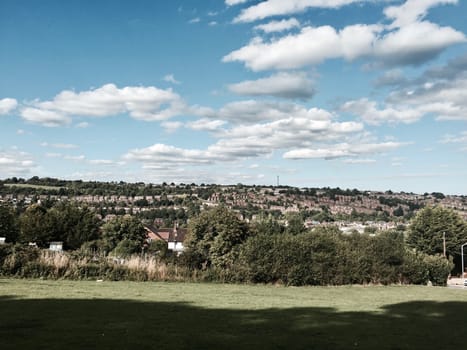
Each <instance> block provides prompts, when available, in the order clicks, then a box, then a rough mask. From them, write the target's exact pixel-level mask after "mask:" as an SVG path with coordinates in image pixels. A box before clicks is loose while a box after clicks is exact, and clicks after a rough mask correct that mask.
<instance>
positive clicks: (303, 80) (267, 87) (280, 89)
mask: <svg viewBox="0 0 467 350" xmlns="http://www.w3.org/2000/svg"><path fill="white" fill-rule="evenodd" d="M229 90H230V91H232V92H234V93H236V94H238V95H249V96H261V95H266V96H275V97H282V98H294V99H309V98H311V97H312V96H313V95H314V93H315V90H314V88H313V82H312V81H311V80H310V79H309V78H308V76H307V74H306V73H303V72H294V73H286V72H281V73H277V74H274V75H272V76H270V77H267V78H262V79H258V80H248V81H243V82H240V83H237V84H231V85H229Z"/></svg>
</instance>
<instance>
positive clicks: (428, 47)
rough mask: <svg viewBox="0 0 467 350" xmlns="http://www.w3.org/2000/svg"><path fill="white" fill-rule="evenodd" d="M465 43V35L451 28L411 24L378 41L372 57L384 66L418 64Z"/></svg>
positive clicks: (424, 23) (426, 23) (417, 23)
mask: <svg viewBox="0 0 467 350" xmlns="http://www.w3.org/2000/svg"><path fill="white" fill-rule="evenodd" d="M465 41H466V38H465V35H464V34H463V33H461V32H459V31H457V30H455V29H453V28H451V27H440V26H438V25H437V24H434V23H431V22H415V23H412V24H409V25H406V26H404V27H402V28H399V29H398V30H396V31H393V32H390V33H388V34H386V35H384V36H383V37H381V38H379V39H378V40H377V41H376V42H375V44H374V49H373V53H374V56H375V57H376V58H378V59H381V61H383V62H385V63H386V64H388V65H398V64H420V63H423V62H426V61H428V60H430V59H432V58H434V57H436V56H437V55H438V54H439V53H440V52H442V51H443V50H444V49H446V48H447V47H449V46H452V45H454V44H459V43H462V42H465Z"/></svg>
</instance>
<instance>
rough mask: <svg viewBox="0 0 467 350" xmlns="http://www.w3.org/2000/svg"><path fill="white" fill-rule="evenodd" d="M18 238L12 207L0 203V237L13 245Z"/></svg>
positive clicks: (17, 228)
mask: <svg viewBox="0 0 467 350" xmlns="http://www.w3.org/2000/svg"><path fill="white" fill-rule="evenodd" d="M18 236H19V227H18V222H17V217H16V214H15V212H14V209H13V207H12V206H10V205H8V204H4V203H0V237H5V239H6V241H7V242H10V243H14V242H16V240H17V239H18Z"/></svg>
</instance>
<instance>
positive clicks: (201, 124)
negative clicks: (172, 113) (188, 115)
mask: <svg viewBox="0 0 467 350" xmlns="http://www.w3.org/2000/svg"><path fill="white" fill-rule="evenodd" d="M226 123H227V122H226V121H223V120H211V119H208V118H203V119H199V120H195V121H193V122H189V123H187V124H186V127H188V128H190V129H192V130H196V131H210V132H214V131H218V130H220V129H221V128H222V127H223V126H224V125H225V124H226Z"/></svg>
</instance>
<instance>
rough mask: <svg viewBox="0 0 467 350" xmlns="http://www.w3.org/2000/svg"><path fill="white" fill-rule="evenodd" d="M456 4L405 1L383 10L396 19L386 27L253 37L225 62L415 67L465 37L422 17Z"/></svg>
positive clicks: (309, 29) (257, 67)
mask: <svg viewBox="0 0 467 350" xmlns="http://www.w3.org/2000/svg"><path fill="white" fill-rule="evenodd" d="M272 1H273V0H270V1H266V2H262V3H260V4H258V5H256V6H252V7H250V8H248V9H246V10H245V11H248V10H250V9H253V8H259V7H261V6H269V5H270V4H269V5H267V4H268V3H271V2H272ZM299 2H300V3H301V4H305V3H315V4H314V6H317V4H316V3H317V2H315V1H311V0H310V1H309V2H307V1H299ZM318 2H320V1H318ZM343 2H344V1H343ZM343 2H339V1H336V2H333V1H329V2H326V3H328V5H329V7H334V6H335V5H337V3H340V5H342V4H343ZM347 2H348V3H350V2H353V1H350V0H349V1H347ZM294 3H295V1H277V6H281V7H282V6H285V7H288V6H291V7H292V8H294V6H295V5H296V4H295V5H292V4H294ZM453 3H456V1H450V0H445V1H443V0H427V1H424V0H408V1H407V2H406V3H404V4H403V5H400V6H391V7H388V8H386V9H385V15H386V16H387V19H389V20H392V23H391V24H389V25H386V26H385V25H382V24H373V25H371V24H354V25H349V26H347V27H344V28H342V29H340V30H336V29H335V28H333V27H331V26H320V27H312V26H306V27H303V28H302V29H301V31H300V32H299V33H297V34H289V35H286V36H283V37H279V38H277V37H274V38H270V39H264V38H261V37H255V38H253V40H252V41H251V42H250V43H249V44H247V45H245V46H243V47H241V48H240V49H237V50H234V51H232V52H230V53H229V54H227V55H226V56H224V58H223V61H224V62H233V61H238V62H242V63H244V64H245V66H246V67H248V68H250V69H252V70H254V71H260V70H267V69H296V68H300V67H304V66H307V65H315V64H319V63H321V62H323V61H325V60H328V59H336V58H342V59H345V60H349V61H352V60H356V59H360V58H370V59H373V60H377V61H378V62H381V63H383V64H385V65H389V66H396V65H406V64H411V65H417V64H420V63H423V62H426V61H428V60H430V59H432V58H433V57H436V56H437V55H438V54H439V53H440V52H442V51H443V50H445V49H446V48H447V47H449V46H451V45H454V44H458V43H463V42H465V41H466V37H465V35H464V34H463V33H462V32H460V31H457V30H455V29H454V28H451V27H441V26H439V25H437V24H435V23H431V22H428V21H424V20H423V18H424V16H425V15H426V13H427V11H428V9H429V8H431V7H433V6H436V5H441V4H453ZM281 4H282V5H281ZM308 5H309V4H308ZM308 5H307V6H308ZM404 6H405V7H404ZM295 8H296V7H295ZM302 8H303V7H302ZM245 13H246V12H245ZM252 18H253V17H252ZM254 18H256V17H254Z"/></svg>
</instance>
